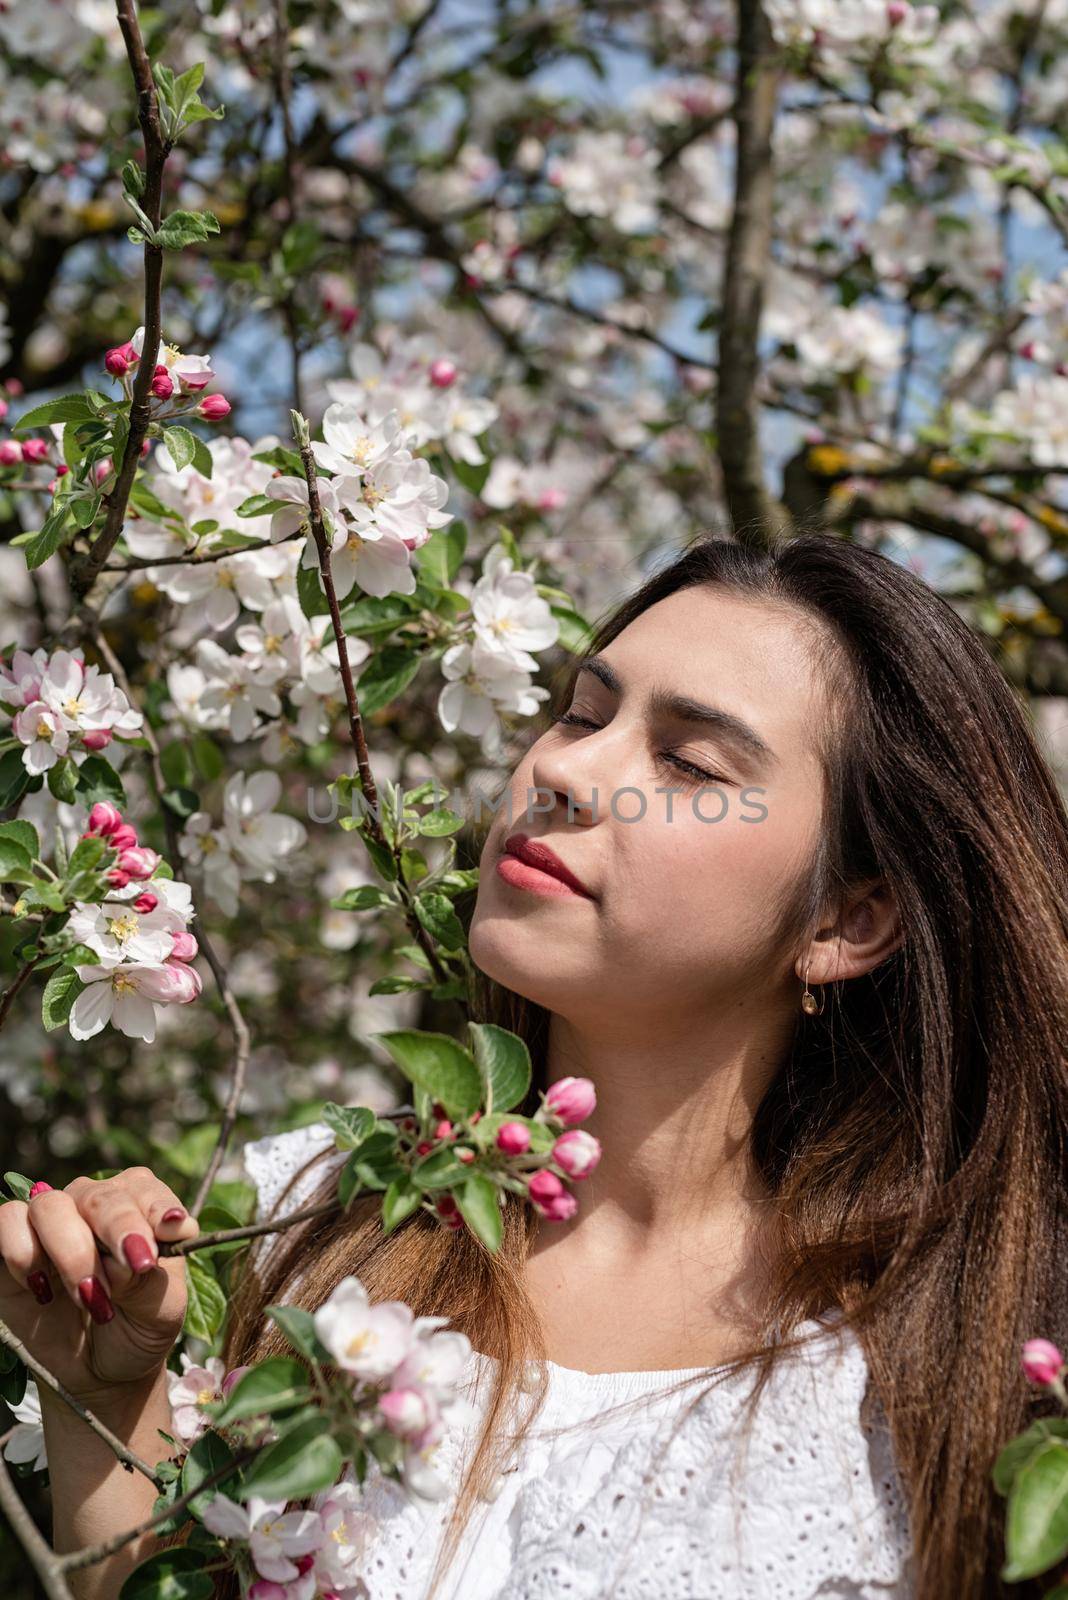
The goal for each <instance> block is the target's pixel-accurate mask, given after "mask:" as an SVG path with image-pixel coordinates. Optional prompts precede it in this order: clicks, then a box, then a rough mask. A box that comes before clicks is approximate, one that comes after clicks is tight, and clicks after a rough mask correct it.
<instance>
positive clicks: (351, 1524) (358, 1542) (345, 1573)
mask: <svg viewBox="0 0 1068 1600" xmlns="http://www.w3.org/2000/svg"><path fill="white" fill-rule="evenodd" d="M312 1509H313V1510H314V1511H316V1512H317V1513H318V1515H319V1519H320V1521H321V1523H322V1528H323V1542H322V1544H321V1545H320V1547H319V1549H318V1550H317V1552H316V1555H315V1568H314V1571H315V1577H316V1580H317V1582H318V1584H319V1588H320V1590H321V1591H324V1592H325V1591H333V1592H337V1591H341V1592H342V1593H347V1592H348V1591H350V1590H351V1591H352V1592H353V1593H354V1594H355V1593H358V1592H359V1590H360V1588H362V1586H363V1578H362V1567H363V1557H364V1552H365V1550H366V1548H367V1545H368V1541H369V1540H370V1539H371V1538H372V1537H373V1536H374V1533H375V1531H376V1525H377V1523H376V1518H375V1517H374V1516H373V1515H372V1514H371V1513H370V1512H368V1511H366V1510H365V1509H364V1506H363V1492H362V1490H361V1489H360V1488H359V1487H358V1485H356V1484H355V1483H353V1482H352V1481H351V1479H348V1478H343V1479H342V1480H341V1481H340V1482H339V1483H335V1484H332V1485H331V1487H330V1488H329V1489H321V1490H320V1491H319V1493H318V1494H317V1495H315V1496H314V1498H313V1500H312Z"/></svg>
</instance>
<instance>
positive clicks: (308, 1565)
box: [297, 1552, 315, 1578]
mask: <svg viewBox="0 0 1068 1600" xmlns="http://www.w3.org/2000/svg"><path fill="white" fill-rule="evenodd" d="M314 1565H315V1557H314V1556H313V1555H312V1554H311V1553H310V1552H309V1554H308V1555H306V1556H298V1557H297V1572H298V1574H299V1575H300V1577H302V1578H303V1576H304V1574H305V1573H306V1572H310V1571H311V1569H312V1567H314Z"/></svg>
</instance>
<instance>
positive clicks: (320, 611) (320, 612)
mask: <svg viewBox="0 0 1068 1600" xmlns="http://www.w3.org/2000/svg"><path fill="white" fill-rule="evenodd" d="M297 599H298V600H299V601H300V609H301V610H302V611H303V613H304V615H305V616H306V617H325V616H327V615H329V612H330V603H329V601H328V600H327V598H326V592H325V590H324V589H323V587H322V585H321V584H320V582H319V568H318V567H317V566H316V567H298V568H297Z"/></svg>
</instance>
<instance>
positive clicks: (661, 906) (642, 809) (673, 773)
mask: <svg viewBox="0 0 1068 1600" xmlns="http://www.w3.org/2000/svg"><path fill="white" fill-rule="evenodd" d="M812 638H813V634H812V625H811V622H810V620H809V619H808V618H806V617H804V616H803V615H802V614H801V613H799V612H797V611H796V610H792V609H785V608H784V609H777V608H773V607H770V606H766V605H763V604H761V603H756V602H752V601H749V600H743V599H740V598H736V597H734V596H731V595H727V594H725V593H722V592H719V591H717V590H715V589H712V588H707V587H701V588H689V589H685V590H682V591H680V592H678V593H676V594H673V595H670V596H668V597H667V598H666V599H664V600H661V601H658V602H657V604H656V605H654V606H652V607H650V609H649V610H647V611H645V612H643V613H642V615H641V616H640V617H638V618H636V619H635V621H633V622H632V623H631V624H630V625H629V626H628V627H627V628H625V629H624V630H623V632H622V633H620V634H619V635H618V636H617V637H616V638H615V639H613V640H612V642H611V643H610V644H609V645H607V646H606V647H605V649H604V651H603V652H602V653H601V655H600V656H599V657H598V658H597V659H598V661H599V662H600V663H601V670H600V671H599V672H598V671H596V670H595V671H590V670H588V669H585V668H584V669H583V670H582V671H581V672H580V673H579V674H578V678H577V681H576V685H575V691H574V695H573V698H572V701H571V704H570V706H569V707H565V713H564V714H565V716H568V715H570V716H573V717H575V718H577V719H581V722H580V723H578V724H577V725H569V724H568V723H566V722H563V723H561V722H557V723H555V724H554V725H553V727H552V728H550V730H549V731H548V732H547V733H545V734H543V735H542V737H541V738H540V739H538V741H537V742H536V743H535V744H534V745H533V746H532V747H531V749H530V750H529V751H528V752H527V754H526V755H525V756H524V757H523V760H522V761H521V762H520V763H519V765H518V767H517V768H516V770H515V772H514V773H513V774H512V778H511V781H510V786H509V788H507V789H506V790H505V792H504V794H503V795H502V797H501V801H500V803H499V806H498V809H497V811H496V813H495V815H494V817H493V821H492V825H491V827H490V830H489V833H488V835H487V838H486V842H485V845H484V848H483V851H482V858H481V871H480V875H479V888H478V900H477V904H476V906H475V911H474V917H473V920H472V925H471V931H470V950H471V957H472V960H473V961H474V962H475V964H476V965H477V966H478V967H480V968H481V969H482V971H483V972H485V973H486V974H488V975H489V976H490V977H491V978H494V979H496V980H497V981H498V982H499V983H502V984H505V985H506V986H507V987H508V988H510V989H512V990H514V991H515V992H516V993H518V994H521V995H524V996H525V997H526V998H527V999H529V1000H533V1001H535V1002H536V1003H537V1004H539V1005H542V1006H545V1007H546V1008H547V1009H549V1010H550V1011H553V1012H556V1013H558V1014H560V1015H561V1016H564V1017H567V1018H569V1019H570V1020H572V1021H573V1022H575V1023H577V1024H581V1025H594V1026H596V1025H598V1023H601V1024H602V1025H604V1026H606V1027H608V1026H610V1027H611V1029H612V1030H613V1031H614V1032H616V1033H617V1034H618V1032H619V1030H620V1029H621V1028H623V1029H625V1028H626V1027H627V1025H628V1022H629V1021H632V1022H634V1023H638V1022H640V1023H641V1024H642V1025H643V1026H645V1025H647V1024H649V1023H650V1022H656V1021H658V1020H661V1021H662V1022H663V1023H665V1024H666V1023H668V1022H669V1021H670V1020H671V1018H672V1017H673V1016H674V1017H675V1018H676V1019H677V1017H678V1013H679V1011H680V1008H686V1015H687V1016H692V1017H693V1018H694V1020H696V1019H697V1015H698V1014H699V1013H701V1012H712V1013H714V1012H715V1011H716V1010H717V1009H722V1007H723V1005H724V1004H727V1005H730V1004H731V1003H733V1002H735V1001H737V1000H738V999H739V998H740V997H741V996H742V995H751V996H762V995H763V996H769V991H770V992H772V993H773V992H774V991H775V990H778V989H781V990H782V993H783V996H784V998H785V997H786V996H789V1003H790V1005H791V1007H792V1006H795V1005H796V993H795V989H796V979H795V975H794V958H795V956H796V954H797V952H796V951H795V950H791V949H785V948H780V947H778V941H777V940H776V927H777V925H778V921H779V918H780V916H781V907H782V904H783V901H784V898H786V897H788V895H789V892H790V890H791V888H792V887H793V886H794V885H795V884H796V883H797V882H798V881H799V878H800V875H801V874H802V872H803V871H804V869H805V868H806V865H807V863H808V862H809V861H810V860H811V858H812V855H813V852H814V849H815V845H816V842H817V833H818V828H819V823H820V812H821V805H822V782H823V779H822V772H821V767H820V764H819V756H818V739H817V731H818V730H819V729H820V728H821V726H822V721H821V719H822V718H823V716H824V715H825V712H824V707H823V686H822V680H821V679H820V675H819V672H818V667H814V666H813V664H812V663H811V662H810V660H809V658H808V654H807V649H806V646H807V645H809V643H810V641H811V640H812ZM657 691H659V692H660V693H659V699H660V701H661V703H660V704H659V705H658V704H657ZM665 697H675V698H681V697H688V698H689V699H690V700H692V701H696V702H700V704H701V705H703V706H705V707H708V708H711V709H712V710H713V711H715V712H724V713H727V714H728V715H729V717H730V718H731V719H737V722H735V723H733V724H731V723H728V722H723V723H722V725H719V726H717V725H716V724H715V723H714V722H711V723H710V722H702V721H700V720H687V719H686V718H685V717H684V716H683V715H682V714H681V713H682V711H683V710H684V708H682V707H675V708H672V707H670V706H668V705H667V704H664V703H663V701H664V699H665ZM746 728H748V730H749V733H750V735H752V737H747V736H746V733H745V729H746ZM687 764H689V766H692V767H693V768H695V769H701V770H700V772H697V771H693V772H691V771H689V770H687ZM667 790H673V791H674V793H671V794H669V793H667V792H666V791H667ZM595 796H596V805H597V810H596V813H595V812H594V811H593V809H592V807H593V804H594V799H595ZM509 800H510V803H511V804H510V809H509ZM569 804H570V812H569ZM528 808H529V809H528ZM520 832H521V833H525V834H526V835H527V836H528V838H529V839H532V840H537V841H539V842H542V843H544V844H545V845H547V846H549V847H550V848H551V849H552V851H553V852H554V853H555V854H556V856H557V857H558V858H559V859H560V860H561V861H562V862H563V864H564V866H565V867H567V868H569V869H570V871H571V872H572V873H573V874H575V875H576V877H577V878H578V879H579V880H580V881H581V883H582V884H583V885H585V887H586V889H587V890H588V891H589V892H588V894H581V893H576V892H573V891H572V890H569V889H567V888H564V887H563V886H562V885H561V884H560V882H559V881H558V880H556V879H553V878H546V877H545V876H544V875H542V874H540V873H538V872H537V870H536V869H531V868H530V867H529V866H526V867H525V866H523V865H521V864H519V863H518V862H517V861H516V859H515V857H514V856H510V855H506V854H505V852H504V846H505V842H506V840H508V839H509V837H510V836H514V835H515V834H516V833H520Z"/></svg>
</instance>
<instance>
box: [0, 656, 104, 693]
mask: <svg viewBox="0 0 1068 1600" xmlns="http://www.w3.org/2000/svg"><path fill="white" fill-rule="evenodd" d="M73 654H75V655H76V656H78V657H79V658H80V659H82V660H84V656H82V652H81V651H80V650H79V651H74V652H73ZM47 666H48V651H47V650H45V649H44V648H43V647H42V648H40V649H38V650H34V651H33V653H32V654H31V653H30V652H29V651H28V650H16V651H15V652H14V654H13V655H12V657H11V665H10V667H8V666H6V665H5V664H4V663H3V662H0V702H2V703H3V704H4V705H7V706H26V705H29V704H30V702H31V701H33V700H39V699H40V697H41V679H42V678H43V677H44V675H45V670H46V668H47Z"/></svg>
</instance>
